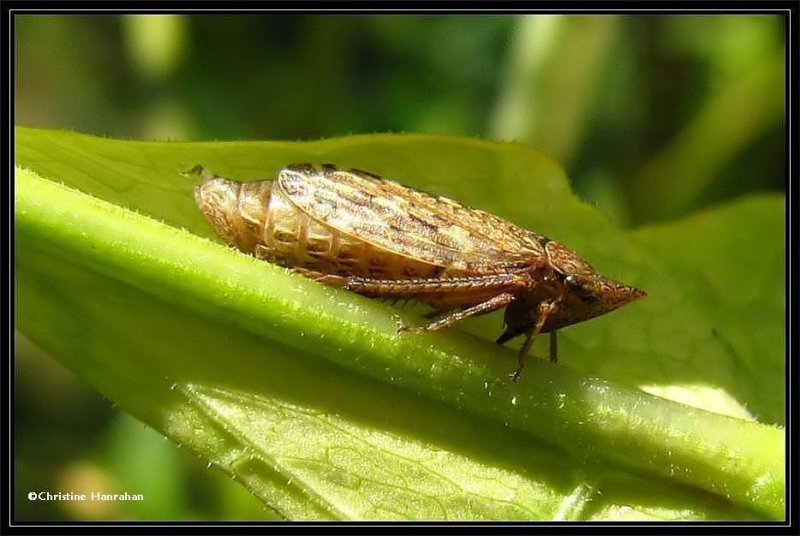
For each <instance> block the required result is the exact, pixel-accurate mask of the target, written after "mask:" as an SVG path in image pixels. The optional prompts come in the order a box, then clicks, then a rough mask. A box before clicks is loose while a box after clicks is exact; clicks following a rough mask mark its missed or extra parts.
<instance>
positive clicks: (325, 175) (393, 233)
mask: <svg viewBox="0 0 800 536" xmlns="http://www.w3.org/2000/svg"><path fill="white" fill-rule="evenodd" d="M277 184H278V187H279V188H280V190H281V191H282V192H283V193H284V194H285V195H286V197H287V198H288V199H289V200H290V202H291V203H293V204H294V205H295V206H296V207H297V208H298V209H300V210H301V211H303V212H304V213H305V214H307V215H308V216H310V217H311V218H314V219H315V220H317V221H319V222H321V223H323V224H325V225H328V226H330V227H332V228H334V229H336V230H337V231H339V232H341V233H344V234H346V235H348V236H351V237H354V238H357V239H360V240H364V241H366V242H369V243H370V244H372V245H374V246H377V247H380V248H382V249H384V250H387V251H390V252H392V253H394V254H398V255H404V256H406V257H409V258H413V259H416V260H419V261H423V262H427V263H430V264H433V265H437V266H442V267H446V268H454V269H458V270H464V271H469V272H473V273H476V274H480V273H490V272H496V271H503V270H509V269H513V268H524V267H526V266H530V265H531V263H532V262H542V261H541V259H544V258H545V257H544V248H543V246H542V242H541V241H540V240H541V237H539V235H536V234H535V233H532V232H530V231H527V230H525V229H522V228H520V227H517V226H516V225H514V224H512V223H510V222H508V221H506V220H504V219H502V218H499V217H497V216H494V215H492V214H489V213H486V212H483V211H481V210H476V209H471V208H468V207H465V206H463V205H461V204H459V203H457V202H455V201H453V200H451V199H447V198H444V197H437V196H432V195H429V194H426V193H424V192H420V191H417V190H413V189H411V188H406V187H404V186H402V185H400V184H398V183H395V182H392V181H389V180H386V179H382V178H380V177H377V176H374V175H371V174H368V173H365V172H361V171H358V170H351V171H343V170H338V169H335V168H333V167H331V166H326V167H324V168H323V170H322V171H317V170H314V169H313V168H311V167H310V166H300V167H290V168H286V169H284V170H282V171H281V172H280V174H279V175H278V179H277Z"/></svg>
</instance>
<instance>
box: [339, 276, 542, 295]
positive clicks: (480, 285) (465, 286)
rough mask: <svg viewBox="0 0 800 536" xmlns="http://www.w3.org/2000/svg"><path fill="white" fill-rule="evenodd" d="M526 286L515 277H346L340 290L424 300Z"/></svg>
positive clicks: (522, 280) (524, 279)
mask: <svg viewBox="0 0 800 536" xmlns="http://www.w3.org/2000/svg"><path fill="white" fill-rule="evenodd" d="M527 285H528V280H527V279H526V278H525V277H524V276H521V275H519V274H497V275H485V276H477V277H450V278H440V277H437V278H430V279H373V278H365V277H353V276H351V277H348V278H347V283H346V284H345V286H344V288H345V289H347V290H350V291H352V292H357V293H358V294H364V295H366V296H403V297H408V298H410V299H420V300H421V301H425V300H424V299H423V297H424V296H430V295H435V294H440V293H441V294H445V293H460V294H466V293H470V292H475V291H492V290H494V289H496V290H498V291H500V290H502V291H506V290H513V289H516V288H522V287H525V286H527Z"/></svg>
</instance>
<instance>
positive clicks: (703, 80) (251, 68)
mask: <svg viewBox="0 0 800 536" xmlns="http://www.w3.org/2000/svg"><path fill="white" fill-rule="evenodd" d="M14 22H15V31H16V123H17V124H19V125H25V126H35V127H44V128H61V129H70V130H76V131H80V132H85V133H92V134H97V135H104V136H111V137H119V138H131V139H158V140H164V139H168V140H241V139H253V140H268V139H274V140H312V139H319V138H328V137H335V136H345V135H348V134H368V133H373V132H424V133H436V134H453V135H464V136H476V137H481V138H486V139H492V140H498V141H521V142H526V143H530V144H532V145H534V146H536V147H537V148H539V149H540V150H542V151H544V152H546V153H548V154H549V155H551V156H552V157H553V158H554V159H555V160H557V161H558V162H560V163H561V164H562V165H563V166H564V167H565V169H566V170H567V173H568V175H569V176H570V178H571V180H572V185H573V188H574V189H575V191H576V192H577V193H578V194H579V195H580V196H581V197H583V198H584V199H585V200H587V201H589V202H591V203H594V204H596V205H597V206H599V207H600V209H601V210H603V211H604V212H605V213H606V214H607V215H608V217H609V218H611V219H613V220H614V221H616V222H618V223H619V224H620V225H622V226H638V225H645V224H648V223H655V222H659V221H667V220H671V219H675V218H680V217H682V216H684V215H686V214H689V213H691V212H694V211H697V210H701V209H703V208H704V207H710V206H713V205H715V204H718V203H721V202H724V201H726V200H729V199H733V198H736V197H738V196H742V195H746V194H748V193H751V192H762V191H783V189H784V185H785V175H784V173H785V172H784V169H785V158H784V156H785V155H784V152H785V135H784V97H785V94H784V61H785V51H784V38H785V35H784V19H782V18H781V17H778V16H772V15H723V16H660V15H659V16H646V17H645V16H557V15H546V16H539V15H537V16H497V15H491V16H438V17H430V16H366V15H365V16H347V17H344V16H288V15H259V16H254V15H248V16H239V15H236V16H234V15H203V16H169V15H167V16H152V15H141V16H119V17H108V16H102V17H101V16H72V15H63V16H33V15H17V16H16V17H15V19H14ZM412 157H413V155H409V158H412ZM18 339H19V340H18V346H19V347H18V352H17V377H16V382H17V390H16V427H17V428H16V432H17V434H16V445H15V447H16V455H17V456H16V459H17V466H16V469H17V478H18V491H17V495H16V497H15V500H16V518H17V519H18V520H87V519H124V518H127V519H143V520H148V519H259V518H268V517H269V516H270V515H271V514H269V513H268V512H267V511H266V510H265V509H264V508H263V506H262V505H261V504H260V503H258V502H257V501H256V500H255V499H253V498H251V497H250V496H249V495H248V493H247V492H246V491H245V490H244V489H243V488H241V487H240V486H238V485H237V484H234V483H233V482H231V481H230V480H229V479H228V478H227V477H225V476H223V475H222V474H220V473H218V472H217V471H214V470H207V469H206V468H205V467H204V466H202V464H200V463H199V462H198V461H197V460H196V459H194V458H193V457H191V456H189V455H187V454H185V453H183V452H181V451H180V449H178V448H176V447H175V446H174V445H171V444H169V443H168V442H166V441H165V440H163V439H161V437H160V436H159V435H158V434H156V433H155V432H153V431H151V430H149V429H147V428H145V426H144V425H143V424H140V423H139V422H138V421H135V420H133V419H132V418H130V417H127V416H125V415H124V414H120V413H118V412H116V411H115V410H114V408H112V407H110V405H109V403H108V402H106V401H105V400H103V399H101V398H100V397H99V395H96V394H95V393H94V392H93V391H90V390H89V389H87V388H85V387H84V386H83V385H82V384H81V383H79V382H78V381H77V380H76V379H75V378H74V377H73V376H72V375H71V373H69V372H67V371H65V370H64V369H63V368H61V366H60V365H58V364H57V363H56V362H55V361H53V360H52V359H50V358H49V357H48V356H46V355H42V353H41V352H39V351H38V350H37V349H36V348H35V347H34V346H33V345H31V344H30V343H28V342H27V341H25V340H24V339H21V338H19V337H18ZM81 489H90V490H107V491H108V492H109V493H113V492H121V491H128V492H132V493H144V494H145V496H146V497H147V499H148V500H146V501H144V502H142V503H134V502H131V503H121V502H114V503H110V504H108V505H105V506H103V505H102V503H96V502H85V503H81V502H59V501H52V502H42V501H29V500H27V499H26V494H27V493H28V492H29V491H38V490H41V491H45V490H46V491H51V492H56V491H60V490H63V491H73V492H77V491H79V490H81Z"/></svg>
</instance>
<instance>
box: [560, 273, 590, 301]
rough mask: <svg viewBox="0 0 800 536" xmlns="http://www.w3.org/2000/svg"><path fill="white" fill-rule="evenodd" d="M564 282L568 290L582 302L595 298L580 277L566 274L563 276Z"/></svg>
mask: <svg viewBox="0 0 800 536" xmlns="http://www.w3.org/2000/svg"><path fill="white" fill-rule="evenodd" d="M564 284H565V285H567V287H568V288H569V290H570V292H572V293H573V294H575V295H576V296H577V297H578V298H580V299H581V301H583V302H591V301H595V300H596V299H597V298H596V296H595V295H594V292H592V291H591V290H590V289H588V288H586V287H585V286H584V285H583V284H582V282H581V281H580V279H579V278H578V277H576V276H575V275H572V274H570V275H568V276H566V277H565V278H564Z"/></svg>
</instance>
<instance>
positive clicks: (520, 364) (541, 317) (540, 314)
mask: <svg viewBox="0 0 800 536" xmlns="http://www.w3.org/2000/svg"><path fill="white" fill-rule="evenodd" d="M554 307H555V301H543V302H541V303H540V304H539V307H538V308H537V311H536V323H535V324H534V325H533V326H532V327H531V329H530V330H529V331H528V333H527V337H526V339H525V344H523V345H522V348H520V350H519V354H517V370H515V371H514V372H512V373H511V379H512V380H514V381H517V380H519V375H520V374H522V369H523V368H524V367H525V357H526V356H527V355H528V352H530V350H531V346H533V341H534V339H536V336H537V335H538V334H539V332H540V331H542V326H544V322H545V320H547V317H548V316H549V315H550V312H551V311H552V310H553V308H554ZM553 348H554V345H553V339H552V338H551V339H550V351H551V352H552V351H553ZM550 360H551V361H552V360H553V354H552V353H551V354H550Z"/></svg>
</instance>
